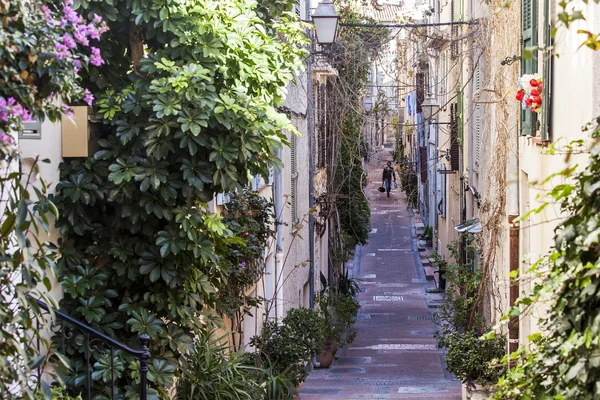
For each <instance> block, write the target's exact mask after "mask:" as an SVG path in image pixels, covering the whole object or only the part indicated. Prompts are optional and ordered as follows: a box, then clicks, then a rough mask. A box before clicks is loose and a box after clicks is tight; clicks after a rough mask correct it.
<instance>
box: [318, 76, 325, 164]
mask: <svg viewBox="0 0 600 400" xmlns="http://www.w3.org/2000/svg"><path fill="white" fill-rule="evenodd" d="M317 89H318V92H317V96H318V97H317V108H318V113H319V124H318V126H317V127H318V131H317V132H318V135H317V137H318V143H317V151H318V153H317V167H318V168H321V167H323V166H324V165H325V135H326V132H325V130H326V125H325V124H326V122H327V118H326V113H327V110H326V106H325V96H326V93H327V91H326V89H325V85H323V84H319V85H318V86H317Z"/></svg>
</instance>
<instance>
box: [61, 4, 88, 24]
mask: <svg viewBox="0 0 600 400" xmlns="http://www.w3.org/2000/svg"><path fill="white" fill-rule="evenodd" d="M62 11H63V13H64V14H65V18H66V19H67V21H68V22H70V23H71V24H73V25H77V24H80V23H81V22H82V21H83V18H81V16H79V14H77V12H75V10H73V9H72V8H71V7H70V6H69V5H66V6H64V7H63V10H62Z"/></svg>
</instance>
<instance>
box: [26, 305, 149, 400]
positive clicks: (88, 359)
mask: <svg viewBox="0 0 600 400" xmlns="http://www.w3.org/2000/svg"><path fill="white" fill-rule="evenodd" d="M36 302H37V304H38V305H39V307H40V308H41V309H43V310H45V311H48V312H49V313H52V314H54V315H55V317H56V322H55V323H54V324H56V323H57V324H58V325H55V326H56V327H57V329H58V330H57V331H56V332H55V333H56V334H58V335H59V336H58V337H57V338H55V339H58V341H59V343H60V347H61V349H60V351H61V353H62V354H63V355H66V351H65V350H66V344H67V343H66V340H67V339H69V337H70V335H68V334H67V332H66V326H65V324H69V325H70V326H71V327H73V328H76V329H79V330H80V331H81V333H83V336H84V346H85V368H86V391H87V393H84V394H83V395H82V397H83V398H87V399H88V400H91V399H92V352H93V351H94V348H93V347H94V345H92V342H93V341H100V342H102V343H103V344H104V345H105V346H106V347H107V348H108V350H109V351H110V363H111V399H114V398H115V349H118V350H121V351H124V352H126V353H129V354H131V355H132V356H133V357H134V358H137V359H138V360H140V386H139V396H140V400H147V391H148V363H149V361H150V351H149V350H148V344H149V342H150V337H149V336H148V335H146V334H143V335H140V336H139V341H140V349H139V350H136V349H132V348H131V347H129V346H127V345H125V344H123V343H121V342H118V341H116V340H115V339H113V338H111V337H109V336H107V335H106V334H104V333H102V332H98V331H97V330H95V329H94V328H92V327H91V326H88V325H86V324H84V323H82V322H80V321H78V320H76V319H75V318H73V317H70V316H69V315H67V314H64V313H62V312H60V311H57V310H54V309H50V307H48V305H47V304H46V303H44V302H43V301H41V300H37V299H36ZM37 328H38V331H39V329H40V322H39V321H38V323H37ZM39 349H40V342H39V340H38V350H39ZM42 374H43V371H42V368H41V367H39V368H38V370H37V375H38V376H37V378H38V381H41V379H42Z"/></svg>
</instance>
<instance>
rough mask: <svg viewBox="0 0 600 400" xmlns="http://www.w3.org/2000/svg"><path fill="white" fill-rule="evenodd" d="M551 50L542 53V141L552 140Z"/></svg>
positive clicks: (547, 38)
mask: <svg viewBox="0 0 600 400" xmlns="http://www.w3.org/2000/svg"><path fill="white" fill-rule="evenodd" d="M551 29H552V27H551V20H550V1H549V0H544V48H545V49H549V48H550V47H551V46H552V35H551V34H550V30H551ZM553 58H554V57H553V55H552V51H550V50H547V51H546V52H545V53H544V64H543V65H544V70H543V72H542V84H543V90H542V122H541V139H542V140H543V141H549V140H552V137H551V126H550V124H551V123H552V120H551V114H552V107H551V106H552V104H551V101H552V60H553Z"/></svg>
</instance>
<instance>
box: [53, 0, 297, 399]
mask: <svg viewBox="0 0 600 400" xmlns="http://www.w3.org/2000/svg"><path fill="white" fill-rule="evenodd" d="M77 4H78V6H79V7H80V8H79V10H81V11H82V12H83V13H85V14H86V15H89V16H93V15H94V14H98V15H102V16H103V17H104V18H105V19H106V20H107V21H108V25H109V31H108V33H107V34H106V39H105V40H103V43H102V46H101V48H102V52H103V54H104V55H105V57H104V58H105V65H103V67H102V68H100V69H98V70H94V71H90V73H89V74H87V79H88V80H89V82H90V83H91V84H92V85H93V86H94V87H95V90H94V92H95V93H96V94H97V97H98V102H97V112H98V113H99V114H100V115H101V116H102V129H101V139H100V140H99V145H100V147H101V150H100V151H98V152H97V153H96V154H95V155H94V157H93V158H87V159H74V160H72V161H69V162H66V163H65V164H63V165H62V166H61V182H60V184H59V185H58V189H59V193H58V195H57V199H56V200H57V205H58V207H59V209H60V211H61V219H60V220H59V221H58V224H57V226H58V227H59V228H60V231H61V233H62V234H63V240H62V241H61V242H60V250H61V254H62V255H63V256H62V258H61V259H60V261H59V267H60V270H61V281H62V284H63V286H64V287H65V292H66V294H65V298H64V300H63V301H62V302H61V305H62V307H63V308H64V309H65V310H66V311H67V312H68V313H69V314H70V315H72V316H74V317H76V318H80V319H84V320H85V321H87V322H88V323H90V324H92V325H93V326H95V327H96V328H97V329H99V330H101V331H104V332H107V333H109V334H111V335H113V336H115V337H116V338H117V339H119V340H122V341H125V342H128V343H129V342H133V341H134V339H135V336H136V335H140V334H143V333H145V334H148V335H149V336H150V338H151V343H150V351H151V354H152V359H153V360H154V362H155V363H158V364H157V365H156V366H154V367H153V366H151V371H150V372H151V374H150V375H149V379H150V381H151V382H152V384H153V387H154V388H155V389H156V392H155V395H157V396H160V397H163V398H164V397H167V388H168V387H169V386H170V385H171V384H172V378H173V375H174V373H175V371H177V370H178V369H179V367H180V364H179V362H180V355H181V354H184V353H186V352H188V351H189V350H191V348H192V338H193V337H195V336H196V335H197V334H198V333H199V332H200V331H202V330H203V329H205V328H211V327H213V326H214V325H215V324H216V323H217V322H218V321H217V318H216V316H215V313H214V312H213V311H211V310H213V309H214V307H215V306H216V305H217V302H218V300H219V296H220V293H221V290H222V289H226V288H227V282H228V281H229V279H230V278H231V277H232V276H231V271H232V269H233V268H232V264H231V263H230V262H227V261H224V260H223V257H224V255H225V254H226V253H227V252H228V251H229V250H230V249H231V247H230V246H231V245H234V244H235V245H241V243H240V241H239V240H238V239H235V238H233V231H234V230H235V227H233V231H232V230H231V229H229V228H228V227H227V225H226V224H225V222H224V220H223V218H222V217H219V216H216V215H213V214H210V213H209V212H208V210H207V206H206V204H205V202H206V201H208V200H210V199H212V197H213V194H214V193H218V192H229V191H236V190H237V191H238V192H239V191H241V190H242V188H243V187H244V186H245V185H246V184H247V183H248V177H249V175H250V174H262V175H264V176H266V175H268V172H269V168H270V167H272V166H275V167H277V166H279V165H280V161H279V160H278V159H277V158H276V156H275V151H276V149H277V148H279V147H281V146H282V145H283V144H285V136H284V135H283V134H282V133H281V130H282V129H284V128H287V129H290V130H293V127H292V126H291V124H290V122H289V120H288V118H287V117H286V116H285V115H283V114H280V113H278V112H277V111H276V108H275V107H276V106H277V105H279V104H281V103H282V102H283V98H284V96H285V94H286V87H287V85H288V84H289V83H290V82H291V81H292V79H293V77H294V71H295V70H296V69H298V68H299V67H300V66H301V65H302V62H303V56H304V55H305V54H306V52H305V50H303V49H302V45H303V44H304V43H305V42H306V39H305V37H304V35H303V34H302V30H301V26H300V25H299V24H298V23H297V22H295V17H294V16H292V15H291V14H288V13H287V12H283V11H282V12H277V13H271V14H268V13H266V10H267V9H268V10H271V8H270V7H268V5H269V3H268V2H263V3H262V4H261V5H260V6H259V5H258V4H257V3H256V2H253V1H227V2H221V1H215V0H193V1H183V0H139V1H116V2H115V1H113V0H101V1H93V2H91V1H87V0H81V1H79V2H78V3H77ZM278 4H279V5H280V6H281V7H282V10H285V11H289V10H291V5H292V4H291V2H285V3H284V2H278ZM221 299H223V297H221ZM70 351H71V352H72V353H77V352H79V351H80V350H79V349H75V348H72V349H70ZM123 357H124V364H125V365H129V364H132V365H131V366H132V367H133V372H132V373H128V374H124V375H123V377H122V378H121V379H120V381H119V382H117V383H118V385H119V387H123V386H124V385H127V386H128V387H129V390H130V389H131V388H135V385H136V379H137V375H136V371H137V368H138V367H137V365H136V364H135V362H133V360H129V359H127V358H126V357H125V356H123ZM167 366H168V367H167ZM97 368H98V367H95V371H97ZM153 369H154V370H153ZM85 373H86V371H85V367H84V364H83V363H79V364H77V363H76V364H74V367H73V369H72V374H71V375H72V377H73V379H72V381H71V382H72V383H73V385H74V386H77V385H78V383H79V382H81V381H82V380H81V379H78V377H81V376H83V375H84V374H85ZM101 386H102V383H99V385H98V388H100V387H101ZM126 390H127V389H126ZM118 394H123V391H122V390H121V389H119V392H118ZM125 395H126V396H127V394H126V393H125Z"/></svg>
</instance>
